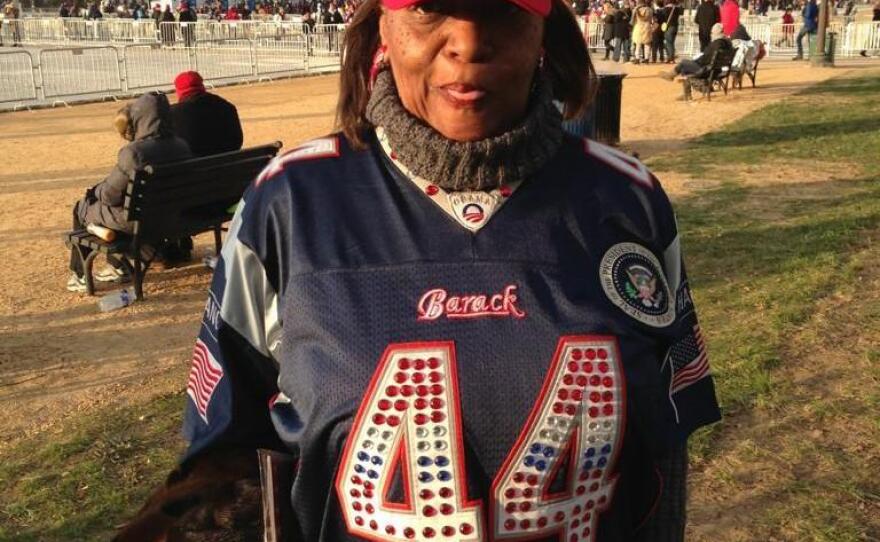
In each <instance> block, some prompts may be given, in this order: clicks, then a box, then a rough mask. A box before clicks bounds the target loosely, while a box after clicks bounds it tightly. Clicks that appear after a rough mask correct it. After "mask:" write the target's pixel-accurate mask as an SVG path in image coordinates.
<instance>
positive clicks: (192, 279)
mask: <svg viewBox="0 0 880 542" xmlns="http://www.w3.org/2000/svg"><path fill="white" fill-rule="evenodd" d="M608 67H610V68H612V69H613V68H615V66H603V63H600V69H602V68H608ZM626 69H627V70H628V72H629V75H628V77H627V79H626V80H625V83H624V97H623V99H624V106H623V119H622V136H623V140H624V145H625V146H626V147H627V148H630V149H633V150H636V151H638V152H640V153H641V154H642V156H646V155H649V154H652V153H656V152H659V151H663V150H667V149H671V148H676V147H677V146H680V145H684V144H685V143H686V141H687V140H688V138H691V137H694V136H696V135H699V134H701V133H705V132H707V131H710V130H713V129H715V128H717V127H719V126H721V125H723V124H726V123H728V122H731V121H734V120H735V119H737V118H739V117H741V116H743V115H745V114H747V113H749V112H751V111H753V110H755V109H757V108H759V107H761V106H763V105H765V104H767V103H769V102H771V101H774V100H779V99H783V98H784V97H785V96H787V95H790V94H791V93H794V92H797V91H799V90H801V89H803V88H805V87H807V86H809V85H811V84H814V83H815V82H817V81H820V80H824V79H827V78H828V77H831V76H832V75H838V74H841V73H842V72H843V70H840V69H838V70H815V69H809V68H805V67H802V66H795V67H793V66H791V65H790V64H787V63H785V64H783V63H776V64H773V63H767V65H766V66H763V67H762V71H761V73H760V75H759V84H760V87H759V88H758V89H755V90H751V89H748V90H746V91H743V92H735V93H733V94H732V95H731V96H728V97H719V98H718V99H716V100H713V101H712V102H711V103H695V104H686V103H681V102H676V101H674V98H675V96H676V95H677V94H678V93H679V92H680V89H679V88H678V86H677V85H674V84H672V83H667V82H665V81H663V80H661V79H659V78H657V77H656V73H657V72H658V71H659V68H657V67H638V66H627V68H626ZM336 85H337V80H336V77H333V76H327V77H318V78H311V79H296V80H288V81H281V82H275V83H269V84H260V85H252V86H240V87H230V88H224V89H220V90H219V91H218V93H219V94H221V95H223V96H224V97H226V98H227V99H229V100H231V101H232V102H233V103H235V104H237V106H238V108H239V112H240V115H241V117H242V120H243V124H244V131H245V144H246V145H255V144H259V143H264V142H268V141H272V140H276V139H280V140H282V141H284V143H285V144H286V145H287V146H288V147H290V146H292V145H293V144H295V143H297V142H300V141H303V140H305V139H308V138H311V137H315V136H318V135H321V134H324V133H327V132H328V131H330V130H331V129H332V125H333V110H334V105H335V100H336ZM119 106H120V104H114V103H103V104H90V105H82V106H77V107H74V108H70V109H56V110H41V111H36V112H18V113H11V114H3V115H0V148H2V149H3V156H4V160H3V161H2V163H0V237H2V239H3V243H0V247H2V248H0V250H2V257H0V443H5V444H0V449H2V447H3V446H4V445H9V444H10V443H12V442H14V441H15V440H17V439H18V438H20V437H22V436H24V435H28V434H31V433H33V432H37V431H41V430H44V429H46V428H47V427H50V426H52V425H53V424H55V423H56V422H58V420H60V419H63V418H65V417H67V416H71V415H77V414H79V413H82V412H86V411H88V410H89V409H91V408H94V407H95V406H98V405H103V404H107V403H111V402H117V401H127V400H129V399H130V398H131V397H134V396H141V395H144V394H148V395H149V394H155V393H159V392H162V391H166V390H168V389H176V388H179V387H180V386H181V385H182V382H183V378H184V375H185V372H186V371H187V369H188V359H189V355H190V349H191V344H192V341H193V337H194V336H195V333H196V330H197V326H198V321H199V315H200V312H201V309H202V306H203V303H204V300H205V291H206V288H207V286H208V283H209V281H210V274H209V272H208V270H207V269H205V268H204V267H203V266H202V265H201V264H200V263H193V264H192V265H190V266H189V267H185V268H179V269H175V270H169V271H152V272H151V274H150V275H149V276H148V279H147V283H146V295H147V301H146V302H145V303H140V304H137V305H135V306H133V307H131V308H129V309H126V310H123V311H119V312H115V313H109V314H101V313H99V312H98V310H97V308H96V304H95V299H91V298H87V297H85V296H81V295H76V294H71V293H69V292H67V291H66V290H65V289H64V283H65V281H66V278H67V270H66V269H67V259H68V253H66V252H65V250H64V247H63V245H62V244H61V240H60V239H61V235H62V234H63V232H64V231H66V229H67V228H69V226H70V208H71V205H72V203H73V202H74V201H75V200H76V199H77V198H78V197H79V196H80V195H81V194H82V192H83V190H84V189H85V188H86V187H87V186H90V185H91V184H94V183H95V182H97V181H99V180H100V179H101V178H102V176H103V175H104V174H105V173H106V172H107V171H108V170H109V169H110V167H111V165H112V164H113V162H114V159H115V156H116V152H117V149H118V148H119V147H120V145H121V143H122V141H121V140H120V139H119V138H118V136H116V135H115V133H114V132H113V130H112V128H111V119H112V118H113V114H114V112H115V111H116V109H118V107H119ZM672 184H674V181H673V183H672ZM210 251H212V249H211V248H210V239H209V236H202V237H200V238H199V239H197V246H196V253H195V256H196V258H195V261H197V262H198V261H200V260H201V257H202V256H204V255H206V254H208V253H209V252H210Z"/></svg>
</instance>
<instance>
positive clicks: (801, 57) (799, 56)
mask: <svg viewBox="0 0 880 542" xmlns="http://www.w3.org/2000/svg"><path fill="white" fill-rule="evenodd" d="M803 59H804V57H803V55H797V56H795V57H794V58H792V60H803Z"/></svg>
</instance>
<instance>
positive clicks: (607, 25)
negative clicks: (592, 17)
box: [602, 2, 617, 60]
mask: <svg viewBox="0 0 880 542" xmlns="http://www.w3.org/2000/svg"><path fill="white" fill-rule="evenodd" d="M616 14H617V9H616V8H615V7H614V4H612V3H611V2H605V5H604V6H603V7H602V22H603V23H604V24H603V25H602V41H603V42H604V43H605V60H608V59H609V57H611V52H612V51H613V50H614V20H615V17H616Z"/></svg>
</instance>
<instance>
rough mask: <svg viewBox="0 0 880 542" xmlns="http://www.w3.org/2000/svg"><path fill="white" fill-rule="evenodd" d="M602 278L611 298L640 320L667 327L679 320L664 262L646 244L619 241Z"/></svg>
mask: <svg viewBox="0 0 880 542" xmlns="http://www.w3.org/2000/svg"><path fill="white" fill-rule="evenodd" d="M599 280H600V281H601V282H602V289H603V290H605V294H606V295H607V296H608V299H610V300H611V302H612V303H614V304H615V305H617V306H618V307H619V308H620V309H621V310H622V311H623V312H625V313H626V314H628V315H630V316H631V317H633V318H635V319H636V320H638V321H639V322H642V323H643V324H647V325H649V326H653V327H666V326H668V325H669V324H671V323H672V322H673V320H675V300H674V299H673V298H672V293H671V292H670V290H669V284H667V282H666V277H665V276H663V271H662V268H661V267H660V261H659V260H657V257H656V256H654V255H653V254H652V253H651V251H650V250H648V249H646V248H645V247H643V246H641V245H637V244H635V243H618V244H616V245H614V246H613V247H611V248H610V249H608V251H607V252H606V253H605V256H603V257H602V263H601V264H600V265H599Z"/></svg>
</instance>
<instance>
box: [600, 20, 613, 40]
mask: <svg viewBox="0 0 880 542" xmlns="http://www.w3.org/2000/svg"><path fill="white" fill-rule="evenodd" d="M602 22H603V23H605V24H604V25H603V26H602V41H611V40H612V39H614V13H608V14H606V15H605V16H604V17H602Z"/></svg>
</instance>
